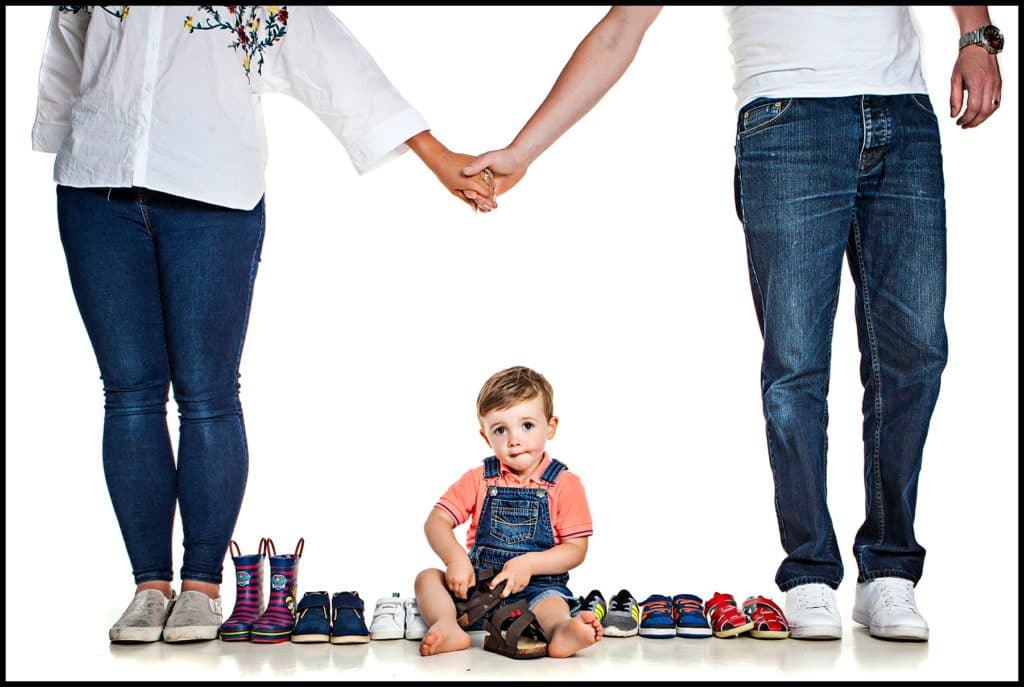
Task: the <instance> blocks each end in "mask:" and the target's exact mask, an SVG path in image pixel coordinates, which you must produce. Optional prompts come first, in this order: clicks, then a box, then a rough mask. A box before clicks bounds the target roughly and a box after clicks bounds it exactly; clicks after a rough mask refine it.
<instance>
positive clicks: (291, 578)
mask: <svg viewBox="0 0 1024 687" xmlns="http://www.w3.org/2000/svg"><path fill="white" fill-rule="evenodd" d="M305 543H306V540H305V539H299V543H298V544H296V545H295V553H294V554H291V553H286V554H284V555H281V556H277V555H275V554H271V555H270V601H269V602H268V603H267V610H266V611H264V613H263V615H261V616H260V617H259V619H258V620H257V621H256V622H254V623H253V624H252V630H251V631H250V636H251V637H252V641H253V642H254V643H257V644H278V643H280V642H287V641H288V640H289V639H291V635H292V630H293V629H294V628H295V604H296V598H295V597H297V596H298V594H299V586H298V574H299V559H300V558H301V557H302V549H303V548H304V547H305Z"/></svg>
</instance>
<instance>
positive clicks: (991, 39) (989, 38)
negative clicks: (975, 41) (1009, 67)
mask: <svg viewBox="0 0 1024 687" xmlns="http://www.w3.org/2000/svg"><path fill="white" fill-rule="evenodd" d="M982 36H983V37H984V39H985V42H986V43H988V44H989V45H990V46H992V48H993V49H994V50H996V51H999V50H1002V49H1003V34H1002V33H1000V31H999V29H997V28H996V27H994V26H991V25H990V26H986V27H985V30H984V31H983V32H982Z"/></svg>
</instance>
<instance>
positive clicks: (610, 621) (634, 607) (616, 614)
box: [601, 589, 640, 637]
mask: <svg viewBox="0 0 1024 687" xmlns="http://www.w3.org/2000/svg"><path fill="white" fill-rule="evenodd" d="M601 624H602V625H604V636H605V637H632V636H634V635H636V634H637V633H638V632H639V631H640V604H638V603H637V601H636V599H635V598H633V595H632V594H630V593H629V590H627V589H623V590H621V591H620V592H619V593H618V594H616V595H615V596H613V597H612V600H611V601H610V602H609V603H608V612H607V613H606V614H605V616H604V620H602V621H601Z"/></svg>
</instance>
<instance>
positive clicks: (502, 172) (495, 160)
mask: <svg viewBox="0 0 1024 687" xmlns="http://www.w3.org/2000/svg"><path fill="white" fill-rule="evenodd" d="M527 166H528V165H527V163H526V162H525V161H524V160H523V159H522V157H521V156H520V155H518V154H517V153H516V152H515V151H514V150H513V149H512V148H502V149H501V150H492V151H490V152H488V153H484V154H483V155H481V156H480V157H478V158H476V159H474V160H473V161H472V162H470V163H469V164H468V165H466V166H465V167H464V168H463V170H462V173H463V174H465V175H467V176H473V175H474V174H479V173H480V172H482V171H483V170H485V169H489V170H491V172H492V173H493V175H494V195H493V196H492V200H494V199H496V198H497V197H498V196H500V195H501V194H502V193H505V192H506V191H508V190H509V189H510V188H512V187H513V186H515V185H516V184H517V183H519V180H520V179H522V178H523V175H524V174H526V168H527ZM497 206H498V205H497V203H495V204H494V207H497Z"/></svg>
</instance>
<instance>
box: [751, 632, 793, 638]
mask: <svg viewBox="0 0 1024 687" xmlns="http://www.w3.org/2000/svg"><path fill="white" fill-rule="evenodd" d="M750 636H751V637H753V638H754V639H786V638H787V637H789V630H751V631H750Z"/></svg>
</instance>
